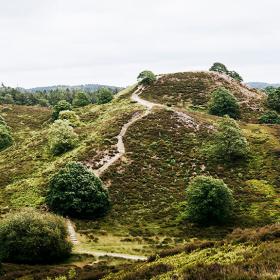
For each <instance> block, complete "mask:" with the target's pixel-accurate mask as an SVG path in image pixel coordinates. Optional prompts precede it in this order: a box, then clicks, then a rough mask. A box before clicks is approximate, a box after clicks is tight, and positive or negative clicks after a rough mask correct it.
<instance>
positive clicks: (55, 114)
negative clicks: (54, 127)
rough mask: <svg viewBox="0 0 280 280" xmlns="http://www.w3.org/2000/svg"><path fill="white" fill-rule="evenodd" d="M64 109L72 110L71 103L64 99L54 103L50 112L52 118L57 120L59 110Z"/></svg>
mask: <svg viewBox="0 0 280 280" xmlns="http://www.w3.org/2000/svg"><path fill="white" fill-rule="evenodd" d="M65 110H72V106H71V104H70V103H68V102H67V101H66V100H61V101H59V102H58V103H57V104H56V105H54V107H53V113H52V118H53V120H57V119H58V116H59V112H61V111H65Z"/></svg>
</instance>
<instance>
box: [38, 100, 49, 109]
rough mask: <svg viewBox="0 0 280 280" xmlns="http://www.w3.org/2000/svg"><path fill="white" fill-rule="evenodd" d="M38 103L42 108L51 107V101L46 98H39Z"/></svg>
mask: <svg viewBox="0 0 280 280" xmlns="http://www.w3.org/2000/svg"><path fill="white" fill-rule="evenodd" d="M37 102H38V104H39V105H40V106H41V107H49V106H50V103H49V101H48V100H47V99H45V98H39V99H38V101H37Z"/></svg>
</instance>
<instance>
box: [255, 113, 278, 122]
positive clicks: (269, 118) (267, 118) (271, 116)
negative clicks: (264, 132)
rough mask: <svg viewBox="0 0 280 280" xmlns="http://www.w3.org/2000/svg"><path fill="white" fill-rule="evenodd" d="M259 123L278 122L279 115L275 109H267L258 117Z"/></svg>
mask: <svg viewBox="0 0 280 280" xmlns="http://www.w3.org/2000/svg"><path fill="white" fill-rule="evenodd" d="M259 122H260V123H267V124H280V116H279V115H278V114H277V112H275V111H267V112H265V113H263V114H262V115H261V117H260V118H259Z"/></svg>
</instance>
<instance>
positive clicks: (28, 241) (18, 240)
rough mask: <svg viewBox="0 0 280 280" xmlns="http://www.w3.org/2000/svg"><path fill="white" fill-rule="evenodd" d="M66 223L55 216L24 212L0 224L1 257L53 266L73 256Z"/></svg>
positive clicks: (9, 260)
mask: <svg viewBox="0 0 280 280" xmlns="http://www.w3.org/2000/svg"><path fill="white" fill-rule="evenodd" d="M71 248H72V245H71V243H70V242H69V241H67V230H66V227H65V221H64V220H63V219H62V218H60V217H58V216H56V215H52V214H43V213H40V212H37V211H34V210H25V211H23V212H20V213H16V214H10V215H9V216H7V217H6V218H4V219H3V220H2V221H1V222H0V256H1V258H2V259H3V261H8V262H16V263H52V262H56V261H60V260H63V259H65V258H67V257H69V256H70V253H71Z"/></svg>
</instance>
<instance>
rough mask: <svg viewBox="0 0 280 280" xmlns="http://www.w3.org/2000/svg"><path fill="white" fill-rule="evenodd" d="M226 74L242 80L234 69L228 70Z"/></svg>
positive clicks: (239, 80)
mask: <svg viewBox="0 0 280 280" xmlns="http://www.w3.org/2000/svg"><path fill="white" fill-rule="evenodd" d="M228 75H229V76H230V77H231V78H233V79H234V80H236V81H238V82H242V81H243V78H242V77H241V76H240V75H239V74H238V73H237V72H236V71H228Z"/></svg>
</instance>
